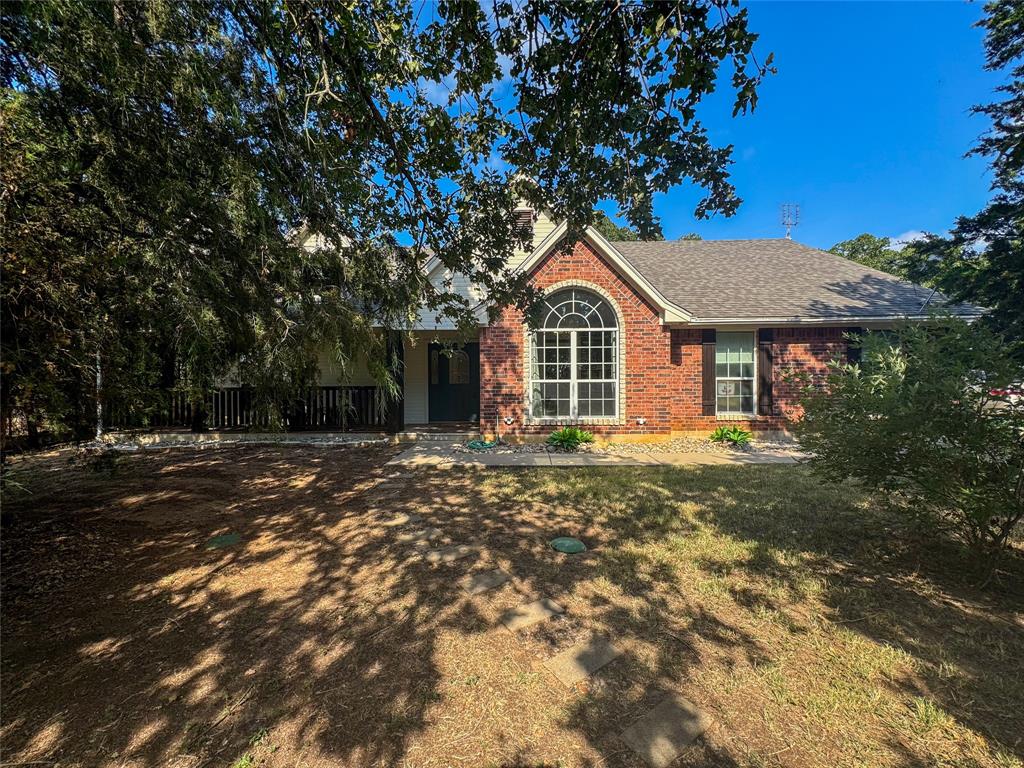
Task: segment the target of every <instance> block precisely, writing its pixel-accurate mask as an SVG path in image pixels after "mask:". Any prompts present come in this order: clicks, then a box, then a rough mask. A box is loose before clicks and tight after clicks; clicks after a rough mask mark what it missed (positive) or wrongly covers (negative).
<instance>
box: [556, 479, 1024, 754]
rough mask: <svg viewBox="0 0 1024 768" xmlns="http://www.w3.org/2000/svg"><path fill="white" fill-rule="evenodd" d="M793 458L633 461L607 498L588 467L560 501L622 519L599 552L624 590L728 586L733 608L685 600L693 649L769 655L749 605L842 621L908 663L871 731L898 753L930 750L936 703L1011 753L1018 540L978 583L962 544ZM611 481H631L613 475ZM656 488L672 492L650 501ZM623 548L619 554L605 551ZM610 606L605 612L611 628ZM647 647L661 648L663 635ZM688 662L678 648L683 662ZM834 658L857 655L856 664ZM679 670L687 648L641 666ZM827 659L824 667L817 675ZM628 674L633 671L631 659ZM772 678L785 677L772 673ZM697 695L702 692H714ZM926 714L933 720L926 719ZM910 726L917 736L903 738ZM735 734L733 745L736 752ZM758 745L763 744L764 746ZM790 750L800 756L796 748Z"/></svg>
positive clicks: (1018, 633)
mask: <svg viewBox="0 0 1024 768" xmlns="http://www.w3.org/2000/svg"><path fill="white" fill-rule="evenodd" d="M802 472H804V470H803V469H802V468H790V467H748V468H719V467H704V468H687V469H675V470H660V471H658V472H651V471H644V472H639V473H637V475H638V476H637V480H636V482H635V484H633V487H634V488H635V489H636V490H635V493H634V494H633V495H632V498H631V497H630V494H629V492H628V491H626V495H625V497H623V496H622V495H620V496H619V498H618V503H616V504H614V505H612V506H609V505H607V504H604V505H602V502H601V497H602V496H603V497H605V498H607V497H608V494H607V490H608V489H607V487H601V483H600V482H599V481H598V482H595V479H594V477H593V476H592V477H591V478H590V480H589V481H588V482H585V483H580V484H576V485H574V484H572V483H569V484H568V493H566V494H565V495H563V497H562V500H563V502H564V503H566V504H572V505H574V506H576V507H579V506H584V507H587V506H590V507H591V508H593V509H595V511H596V514H598V515H603V517H604V520H605V524H606V525H607V527H608V528H610V529H611V530H614V531H619V532H621V534H622V537H621V538H620V539H618V540H617V542H616V544H617V547H618V548H619V553H618V554H616V553H613V554H610V555H609V556H608V559H607V564H608V567H607V568H606V569H605V570H604V571H603V573H605V574H608V573H611V574H616V573H618V574H622V575H625V574H627V573H629V574H632V576H631V578H630V583H627V584H626V585H625V591H626V592H627V594H641V593H644V592H647V593H648V594H652V595H653V594H671V593H672V592H673V591H678V590H679V589H680V585H685V587H683V589H684V591H686V590H688V591H689V594H690V596H691V597H696V598H697V602H698V603H699V596H700V595H701V594H702V593H703V594H705V595H708V596H709V597H714V598H718V597H721V595H722V594H727V595H728V596H729V598H730V599H731V601H732V602H733V603H734V604H735V607H736V608H738V609H740V613H739V614H737V613H735V612H732V611H729V612H724V613H723V612H722V611H717V612H716V613H715V614H714V615H711V616H710V617H698V616H699V612H700V611H701V610H702V609H701V608H699V607H698V608H690V609H689V610H690V614H691V618H690V622H689V624H688V625H687V626H685V632H684V633H683V634H684V636H685V637H686V638H689V639H691V640H693V641H695V642H697V643H698V645H699V647H702V648H703V649H704V650H705V656H707V649H708V647H709V646H710V647H713V648H717V649H731V656H732V660H731V661H728V660H727V661H726V664H727V665H728V664H730V663H736V662H737V661H739V660H738V659H737V658H736V656H737V654H736V653H735V651H736V649H744V650H745V651H746V657H747V658H746V659H743V660H742V663H746V664H749V665H751V666H752V667H753V668H757V667H758V665H765V664H769V665H770V664H771V663H773V660H774V657H775V655H776V650H777V649H775V648H772V647H769V644H767V643H766V642H765V640H764V638H763V637H761V636H760V635H752V634H751V633H750V631H749V629H747V628H749V626H750V622H751V621H757V620H759V619H770V620H771V621H772V622H773V623H774V624H776V625H778V626H780V627H782V628H783V629H784V630H785V632H786V633H788V634H789V635H791V636H797V635H801V634H805V635H806V634H810V633H812V632H813V631H815V630H817V629H820V628H821V627H823V626H824V627H827V628H828V630H829V631H834V630H836V629H837V628H842V629H843V630H845V631H848V632H851V633H854V634H857V635H860V636H862V637H864V638H866V639H867V640H869V641H870V642H871V643H873V644H875V645H873V646H871V648H872V649H873V650H872V652H876V651H877V649H883V651H877V652H879V653H883V652H884V648H893V649H898V651H899V652H902V653H905V654H906V655H907V656H908V657H909V663H901V664H900V665H899V666H900V668H901V669H902V670H904V671H903V672H901V673H900V674H899V675H898V676H897V677H896V678H895V679H893V680H891V681H889V682H888V683H887V685H890V686H892V687H893V688H894V689H895V690H896V691H898V692H899V693H900V694H901V696H902V698H903V699H905V700H906V701H908V702H912V704H913V706H914V707H915V709H911V708H910V707H909V706H908V711H907V712H906V715H905V718H903V719H904V720H905V721H906V722H903V723H901V724H900V726H899V727H895V728H887V729H885V735H884V736H883V738H884V739H885V740H886V742H887V746H888V747H889V749H890V751H891V755H892V756H893V759H894V760H895V761H896V763H895V764H906V765H914V764H918V763H920V761H921V760H922V754H923V752H922V750H924V753H925V754H926V753H927V746H923V743H924V742H925V741H927V738H928V733H929V732H930V731H932V730H934V731H936V732H937V731H941V729H942V727H943V725H942V722H943V719H944V718H945V717H947V716H948V717H951V718H953V719H954V720H955V721H958V722H959V723H961V724H962V725H963V726H966V727H967V728H969V729H970V730H972V731H974V732H975V733H977V734H981V735H983V736H984V737H985V738H987V739H989V740H990V741H991V742H994V743H995V744H997V745H999V746H997V747H996V750H998V749H1002V750H1003V751H1004V752H1005V753H1008V754H1013V755H1015V756H1016V757H1017V758H1018V759H1019V758H1024V743H1022V738H1021V736H1020V722H1019V713H1020V708H1021V704H1022V702H1024V687H1022V686H1024V683H1022V681H1021V680H1020V675H1019V664H1020V655H1021V652H1022V651H1024V625H1022V623H1021V619H1020V615H1021V613H1020V612H1021V610H1022V609H1024V595H1022V586H1024V562H1022V558H1021V557H1020V556H1019V554H1018V555H1015V556H1011V557H1010V558H1009V559H1008V561H1007V563H1006V564H1005V566H1004V579H1003V582H1002V584H1001V585H1000V586H999V587H996V588H993V589H990V590H988V591H984V592H983V591H980V590H978V589H977V588H976V587H975V586H974V584H976V581H975V579H976V578H977V574H978V569H977V568H975V567H974V566H973V564H972V563H971V561H970V557H969V554H968V553H967V552H966V551H965V550H964V549H962V548H961V547H959V546H957V545H956V544H953V543H950V542H948V541H944V540H942V539H936V538H929V537H926V536H920V535H917V534H914V533H912V532H908V531H907V530H906V529H904V528H903V527H902V524H901V521H899V520H896V519H894V518H892V517H891V516H890V515H889V514H888V513H886V512H885V511H883V510H881V509H880V508H878V507H877V506H876V505H874V504H872V502H871V501H870V499H869V498H868V497H867V495H866V494H864V493H863V492H861V491H859V490H857V489H856V488H853V487H846V486H844V487H837V486H828V485H821V484H818V483H817V481H814V480H812V481H810V482H803V483H800V484H797V485H793V484H792V483H791V482H790V478H791V476H792V473H802ZM652 478H657V479H656V480H652ZM617 485H618V486H619V487H621V488H624V489H626V488H629V487H630V483H628V482H626V483H623V482H621V480H620V481H618V482H617ZM652 486H653V487H652ZM788 491H798V492H799V496H790V495H787V493H788ZM658 498H661V499H671V501H670V502H668V503H664V504H663V503H658V502H656V501H655V502H654V503H651V500H652V499H658ZM679 505H682V506H681V507H680V506H679ZM686 505H689V507H688V508H687V506H686ZM602 506H603V509H602ZM681 509H682V514H680V510H681ZM699 528H703V529H705V530H704V531H703V532H702V531H701V530H699ZM708 532H711V534H713V535H711V536H708V535H707V533H708ZM703 538H707V546H706V547H705V546H703V545H702V540H703ZM677 545H678V547H679V548H681V551H682V553H683V554H682V556H681V558H680V559H679V560H678V561H677V560H675V559H674V558H673V549H674V548H675V547H676V546H677ZM645 547H649V548H650V549H651V550H652V551H653V554H651V555H650V560H651V563H650V564H648V566H647V567H643V565H642V563H643V560H644V558H645V555H643V554H642V553H643V551H644V549H645ZM622 551H625V552H628V553H631V554H629V555H623V554H621V552H622ZM623 557H626V558H627V559H628V563H625V564H620V563H618V562H617V560H619V559H621V558H623ZM671 562H685V563H687V564H689V565H690V566H692V570H689V571H687V570H683V569H681V570H680V571H679V573H675V574H673V573H672V567H671V565H669V564H668V563H671ZM653 600H654V598H649V599H648V602H649V603H652V602H653ZM807 605H811V606H815V605H820V606H821V607H822V608H823V609H824V613H819V612H818V609H814V610H812V611H808V610H807V608H806V606H807ZM656 612H657V613H658V614H659V615H660V616H662V617H665V616H668V615H673V616H676V617H678V614H679V609H678V604H677V605H676V607H674V608H672V609H669V607H668V606H667V605H661V606H659V607H657V608H656ZM695 613H697V614H698V616H694V614H695ZM724 615H730V616H740V617H742V618H741V619H740V618H738V619H737V621H736V625H735V626H728V627H725V628H721V627H720V625H721V624H722V623H723V616H724ZM609 618H610V623H611V624H612V625H616V626H620V627H621V626H624V623H623V622H622V621H620V620H619V619H617V618H615V617H609ZM716 626H717V631H716ZM651 629H652V628H650V627H648V628H647V630H646V631H648V632H649V631H651ZM629 631H641V632H642V631H644V628H643V627H639V626H638V627H630V628H629ZM659 647H660V649H661V650H662V651H663V652H664V651H665V650H666V649H667V648H669V647H671V646H670V645H668V644H662V645H661V646H659ZM826 651H827V649H826ZM900 658H902V657H900ZM700 661H701V660H700V659H698V658H690V659H689V662H690V664H689V668H693V667H694V666H695V665H696V664H699V663H700ZM719 663H721V662H719ZM808 663H810V660H809V661H808ZM844 663H846V664H849V665H850V666H852V667H853V668H856V665H857V663H859V662H858V661H857V660H856V659H849V660H844ZM865 664H868V662H865ZM687 668H688V666H687V664H686V661H685V660H684V659H681V658H678V657H672V656H670V655H666V656H663V655H656V656H655V657H653V658H651V659H649V660H648V662H647V664H646V669H645V670H644V672H643V673H640V676H646V677H648V678H649V679H650V681H651V682H652V683H654V682H655V681H658V682H661V683H662V684H667V685H669V686H675V687H682V688H683V689H684V690H685V689H686V688H687V687H688V686H690V687H691V688H692V683H693V682H694V680H692V679H690V680H688V679H687V675H686V673H685V670H686V669H687ZM681 670H682V671H683V674H681V675H680V674H678V673H679V672H680V671H681ZM906 670H910V671H906ZM673 672H676V673H677V674H676V675H675V676H673ZM839 673H840V671H839V670H838V669H828V668H827V667H826V668H825V669H824V670H823V674H825V675H829V674H839ZM631 674H632V675H633V676H637V675H638V673H637V671H636V670H632V671H631ZM836 685H837V686H839V687H840V688H841V687H842V686H843V685H845V684H844V683H842V682H841V681H839V682H837V683H836ZM780 688H783V689H784V688H785V681H782V682H781V684H780ZM783 695H784V694H783ZM620 697H621V692H620V691H612V692H610V693H596V694H594V693H592V694H590V695H589V696H588V697H587V698H586V699H584V700H582V701H581V702H580V704H579V706H577V707H576V708H575V710H574V713H573V715H572V716H571V717H570V720H569V722H570V723H571V724H573V725H574V726H576V727H579V728H581V729H584V730H587V731H588V732H591V733H597V732H598V731H599V730H600V728H598V727H595V726H594V724H593V722H592V718H593V713H594V712H600V711H602V709H603V707H602V701H601V700H602V699H604V698H610V699H614V700H616V701H619V700H621V698H620ZM627 698H628V697H627ZM705 703H706V705H707V706H709V707H713V706H714V703H713V702H712V701H707V702H705ZM932 705H935V706H936V708H935V709H931V707H932ZM607 706H610V704H608V705H607ZM840 706H845V703H843V704H841V705H840ZM930 712H932V713H933V714H929V713H930ZM731 714H733V715H735V713H731ZM900 717H903V716H902V715H900ZM932 718H934V720H935V721H936V722H929V720H930V719H932ZM872 727H875V726H872ZM918 729H919V730H920V732H921V739H920V741H915V739H916V736H915V735H914V733H915V731H916V730H918ZM908 733H910V734H911V735H910V736H908ZM732 746H733V748H734V749H733V754H734V755H735V754H737V753H739V754H742V751H741V750H737V749H736V747H737V745H735V744H733V745H732ZM755 752H756V750H755ZM757 754H761V755H762V756H763V754H764V750H761V751H760V752H757ZM789 758H790V759H794V760H799V759H800V757H799V755H798V753H797V752H796V751H794V752H792V753H790V755H789ZM808 759H809V756H808ZM819 759H820V756H819Z"/></svg>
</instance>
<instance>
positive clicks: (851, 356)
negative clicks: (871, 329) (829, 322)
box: [844, 325, 864, 363]
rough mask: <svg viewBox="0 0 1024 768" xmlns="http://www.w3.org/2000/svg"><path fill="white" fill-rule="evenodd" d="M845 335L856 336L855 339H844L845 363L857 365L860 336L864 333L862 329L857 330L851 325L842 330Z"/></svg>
mask: <svg viewBox="0 0 1024 768" xmlns="http://www.w3.org/2000/svg"><path fill="white" fill-rule="evenodd" d="M844 330H845V333H846V335H847V336H848V337H849V336H856V337H857V338H854V339H851V338H847V339H846V362H848V363H859V362H860V344H861V339H860V337H861V335H862V334H863V333H864V329H863V328H858V327H857V326H856V325H851V326H850V327H849V328H846V329H844Z"/></svg>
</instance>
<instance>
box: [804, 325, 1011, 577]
mask: <svg viewBox="0 0 1024 768" xmlns="http://www.w3.org/2000/svg"><path fill="white" fill-rule="evenodd" d="M1021 375H1022V372H1021V369H1020V367H1019V366H1018V365H1017V364H1016V363H1015V362H1014V361H1013V360H1012V359H1011V358H1010V357H1009V355H1008V354H1007V353H1006V349H1005V345H1004V344H1003V342H1002V339H1001V338H999V337H998V336H997V335H995V334H994V333H992V332H990V331H988V330H986V329H985V328H983V327H981V326H978V325H968V324H967V323H965V322H963V321H960V320H952V319H950V320H943V321H942V322H940V323H938V324H935V325H928V326H921V325H914V326H907V327H905V328H902V329H899V330H897V331H895V332H893V333H891V334H888V333H887V334H868V335H867V336H866V337H864V338H863V339H862V356H861V362H860V363H838V362H836V363H833V364H832V365H831V366H830V371H829V374H828V376H827V377H826V379H825V381H824V382H823V383H822V384H821V385H820V386H810V385H809V386H807V387H805V389H804V395H803V398H802V405H803V407H804V416H803V419H802V420H801V421H800V422H799V423H798V424H797V425H796V431H797V433H798V435H799V437H800V440H801V442H802V444H803V446H804V447H805V448H806V449H807V450H808V451H809V452H810V453H811V456H812V458H811V459H810V466H811V467H812V469H813V470H814V471H816V472H818V473H820V474H821V475H823V476H825V477H828V478H830V479H834V480H841V479H848V478H855V479H857V480H860V481H862V482H864V483H866V484H867V485H869V486H871V487H873V488H875V489H877V490H879V491H882V492H884V493H886V494H887V497H888V499H889V500H890V501H891V502H892V503H893V504H894V505H895V506H896V507H898V508H899V509H901V510H903V511H905V512H907V513H909V514H912V515H915V516H919V517H924V518H927V519H928V520H930V521H933V522H937V523H938V524H939V526H940V528H941V529H943V530H945V531H947V532H949V533H952V534H953V535H955V536H957V537H958V538H960V539H961V540H963V541H965V542H966V543H967V544H969V545H970V546H971V547H972V548H973V549H974V550H975V551H976V552H977V553H978V554H979V555H980V556H981V558H982V559H983V562H984V564H985V570H986V574H987V576H990V575H991V574H992V572H993V570H994V568H995V566H996V564H997V561H998V558H999V556H1000V555H1001V554H1002V553H1003V551H1004V550H1005V548H1006V546H1007V542H1008V540H1009V538H1010V535H1011V534H1012V532H1013V529H1014V527H1015V526H1016V525H1017V524H1018V523H1019V522H1020V521H1021V519H1022V517H1024V404H1022V403H1020V402H1019V401H1017V402H1015V401H1014V398H1012V397H1007V396H1005V395H999V394H993V391H998V390H1000V389H1001V388H1003V387H1005V386H1006V385H1007V384H1009V383H1011V382H1014V381H1019V380H1020V378H1021ZM986 580H987V577H986Z"/></svg>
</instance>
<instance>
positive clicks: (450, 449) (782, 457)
mask: <svg viewBox="0 0 1024 768" xmlns="http://www.w3.org/2000/svg"><path fill="white" fill-rule="evenodd" d="M455 448H456V445H455V444H453V443H417V444H416V445H414V446H412V447H411V448H409V449H407V450H405V451H403V452H402V453H400V454H398V455H397V456H395V457H394V458H393V459H391V460H390V461H389V462H388V464H391V465H401V466H406V467H466V466H470V467H659V466H672V467H681V466H697V465H737V464H795V463H796V462H797V461H798V460H799V458H800V456H801V454H800V453H799V452H797V451H792V450H784V449H778V450H770V451H759V452H757V453H740V452H739V451H737V452H736V453H547V452H544V453H465V452H462V451H456V450H455Z"/></svg>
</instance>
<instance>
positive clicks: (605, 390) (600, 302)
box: [530, 288, 619, 419]
mask: <svg viewBox="0 0 1024 768" xmlns="http://www.w3.org/2000/svg"><path fill="white" fill-rule="evenodd" d="M530 408H531V410H530V412H531V414H532V415H533V417H534V418H561V419H575V418H581V419H587V418H615V417H616V416H618V410H619V327H618V321H617V320H616V316H615V312H614V310H613V309H612V307H611V306H610V305H609V304H608V302H607V300H605V299H603V298H602V297H600V296H598V295H597V294H596V293H594V292H592V291H588V290H585V289H582V288H565V289H563V290H560V291H556V292H555V293H553V294H551V295H550V296H548V297H546V298H545V300H544V303H543V306H542V310H541V322H540V323H539V324H538V329H537V330H536V331H535V332H534V333H533V334H531V341H530Z"/></svg>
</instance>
